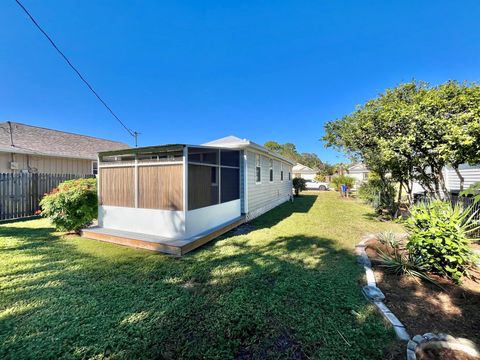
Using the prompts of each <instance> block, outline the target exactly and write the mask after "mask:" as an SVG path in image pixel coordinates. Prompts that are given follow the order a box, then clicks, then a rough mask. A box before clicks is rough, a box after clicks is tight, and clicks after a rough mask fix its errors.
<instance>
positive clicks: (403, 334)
mask: <svg viewBox="0 0 480 360" xmlns="http://www.w3.org/2000/svg"><path fill="white" fill-rule="evenodd" d="M374 239H376V236H375V234H368V235H366V236H364V237H363V238H362V240H361V241H360V242H359V243H358V245H357V246H355V254H356V255H357V256H358V258H357V262H358V263H359V264H360V265H361V266H363V268H364V270H365V275H366V277H367V285H366V286H364V287H363V288H362V292H363V294H364V295H365V297H366V298H367V299H368V300H369V301H370V302H372V303H373V304H374V305H375V306H376V307H377V309H378V310H379V311H380V313H381V314H382V315H383V317H384V318H385V319H386V320H387V321H388V322H389V323H390V324H391V325H392V326H393V330H394V331H395V334H396V335H397V338H398V339H399V340H401V341H409V340H410V335H409V334H408V332H407V330H406V328H405V326H404V325H403V324H402V322H401V321H400V320H398V318H397V317H396V316H395V314H394V313H393V312H392V311H390V309H389V308H388V306H387V305H385V304H384V303H383V301H384V300H385V295H384V294H383V293H382V291H381V290H380V289H379V288H378V287H377V283H376V281H375V274H374V273H373V270H372V263H371V261H370V259H369V258H368V255H367V253H366V251H365V247H366V245H365V243H366V242H367V241H369V240H374Z"/></svg>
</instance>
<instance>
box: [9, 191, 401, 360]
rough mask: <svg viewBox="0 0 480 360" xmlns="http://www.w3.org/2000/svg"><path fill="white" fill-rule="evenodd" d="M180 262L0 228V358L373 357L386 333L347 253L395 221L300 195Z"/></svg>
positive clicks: (22, 225)
mask: <svg viewBox="0 0 480 360" xmlns="http://www.w3.org/2000/svg"><path fill="white" fill-rule="evenodd" d="M252 223H253V225H255V228H256V229H255V230H254V231H252V232H250V233H249V234H247V235H239V236H232V235H231V234H226V235H225V236H223V237H221V238H220V239H218V240H216V241H213V242H211V243H210V244H209V245H207V246H204V247H202V248H200V249H198V250H196V251H194V252H192V253H190V254H188V255H186V256H184V257H183V258H180V259H175V258H172V257H168V256H166V255H160V254H156V253H152V252H148V251H143V250H135V249H130V248H125V247H121V246H117V245H112V244H107V243H102V242H97V241H92V240H86V239H82V238H79V237H76V236H63V235H62V234H59V233H55V232H54V231H53V229H52V228H50V226H49V224H48V222H47V221H46V220H43V219H42V220H31V221H23V222H15V223H10V224H5V225H1V226H0V358H2V359H27V358H29V359H33V358H35V359H40V358H61V357H63V358H114V359H123V358H158V359H178V358H218V359H228V358H237V359H258V358H261V359H263V358H274V359H277V358H294V359H302V358H305V359H307V358H311V359H313V358H317V359H320V358H321V359H362V358H365V359H381V358H382V349H383V348H384V347H385V346H387V345H388V344H389V343H390V342H391V341H393V335H392V334H393V332H392V331H391V330H389V329H388V328H386V327H385V326H384V325H383V322H382V320H381V319H380V318H379V317H378V316H377V315H376V313H375V312H374V311H373V309H372V307H371V306H370V305H368V304H367V303H366V301H365V300H364V299H363V297H362V295H361V293H360V290H359V287H358V281H359V279H360V277H361V276H362V270H361V268H360V267H359V266H358V265H356V262H355V258H354V256H353V255H352V250H353V247H354V245H355V244H356V243H357V242H358V241H359V238H360V237H361V236H362V235H363V234H365V233H368V232H375V231H381V230H385V229H388V228H394V229H395V228H397V230H398V225H396V224H392V223H381V222H378V221H376V220H375V218H374V216H373V214H372V213H371V209H370V208H368V207H367V206H364V205H361V204H360V203H358V202H356V201H353V200H341V199H339V198H338V195H337V194H336V193H332V192H330V193H320V194H319V195H318V197H317V195H315V194H313V193H305V195H303V196H301V197H300V198H298V199H296V200H295V203H293V204H290V203H287V204H284V205H282V206H280V207H278V208H276V209H274V210H273V211H271V212H269V213H268V214H266V215H264V216H262V217H260V218H258V219H257V220H255V221H253V222H252Z"/></svg>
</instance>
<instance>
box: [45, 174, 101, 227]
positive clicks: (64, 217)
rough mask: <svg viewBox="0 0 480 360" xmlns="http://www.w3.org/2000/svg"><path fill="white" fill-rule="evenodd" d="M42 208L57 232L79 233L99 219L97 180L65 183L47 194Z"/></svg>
mask: <svg viewBox="0 0 480 360" xmlns="http://www.w3.org/2000/svg"><path fill="white" fill-rule="evenodd" d="M40 206H41V207H42V215H43V216H45V217H47V218H49V219H50V221H51V222H52V224H53V225H54V226H55V228H56V229H57V230H60V231H76V232H78V231H79V230H80V229H81V228H83V227H85V226H88V225H90V224H91V223H92V221H93V220H94V219H96V218H97V212H98V210H97V179H78V180H68V181H65V182H63V183H61V184H60V185H58V187H57V188H55V189H53V190H52V192H51V193H49V194H46V195H45V196H44V197H43V199H42V201H41V202H40Z"/></svg>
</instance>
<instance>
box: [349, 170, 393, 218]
mask: <svg viewBox="0 0 480 360" xmlns="http://www.w3.org/2000/svg"><path fill="white" fill-rule="evenodd" d="M395 195H396V190H395V187H394V186H393V184H392V183H391V182H390V181H388V180H387V181H385V180H381V179H379V178H370V179H368V181H366V182H364V183H362V185H360V187H359V188H358V197H359V198H360V199H362V200H364V201H365V202H367V203H368V204H370V205H372V206H373V208H374V209H375V210H376V211H377V212H381V211H383V210H386V211H387V212H388V213H389V214H390V215H393V214H394V213H395V209H396V204H395Z"/></svg>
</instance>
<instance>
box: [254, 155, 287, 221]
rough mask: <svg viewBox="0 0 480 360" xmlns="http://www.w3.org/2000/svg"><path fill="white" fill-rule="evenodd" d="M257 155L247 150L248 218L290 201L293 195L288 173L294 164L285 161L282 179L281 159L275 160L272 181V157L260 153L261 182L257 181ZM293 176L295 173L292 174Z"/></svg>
mask: <svg viewBox="0 0 480 360" xmlns="http://www.w3.org/2000/svg"><path fill="white" fill-rule="evenodd" d="M255 155H256V153H255V152H253V151H251V150H248V151H247V182H248V184H247V188H248V190H247V197H248V198H247V199H248V201H247V203H248V213H247V220H251V219H253V218H256V217H257V216H260V215H261V214H263V213H265V212H267V211H269V210H271V209H273V208H274V207H276V206H278V205H280V204H282V203H284V202H285V201H288V200H289V199H290V197H291V196H292V181H291V180H289V179H288V173H289V172H290V173H291V172H292V166H291V165H290V164H288V163H286V162H284V163H283V181H280V160H277V159H274V161H273V182H270V158H269V157H267V156H266V155H263V154H260V159H261V169H262V170H261V174H262V179H261V183H260V184H257V183H256V181H255V180H256V177H255V165H256V163H255ZM291 178H293V174H292V175H291Z"/></svg>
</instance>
